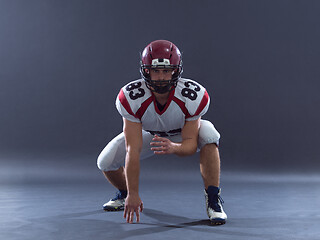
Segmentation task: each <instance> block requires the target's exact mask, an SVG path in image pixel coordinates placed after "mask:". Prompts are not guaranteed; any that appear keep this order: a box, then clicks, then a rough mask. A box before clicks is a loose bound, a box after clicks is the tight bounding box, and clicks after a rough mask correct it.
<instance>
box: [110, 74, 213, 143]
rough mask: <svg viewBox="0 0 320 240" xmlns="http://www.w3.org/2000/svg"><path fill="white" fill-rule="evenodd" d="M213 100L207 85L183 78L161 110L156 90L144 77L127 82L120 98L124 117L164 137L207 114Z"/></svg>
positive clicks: (119, 105) (174, 133)
mask: <svg viewBox="0 0 320 240" xmlns="http://www.w3.org/2000/svg"><path fill="white" fill-rule="evenodd" d="M209 104H210V98H209V95H208V93H207V91H206V89H205V88H204V87H203V86H201V85H200V84H199V83H197V82H195V81H193V80H190V79H185V78H180V79H179V80H178V84H177V86H176V88H175V89H174V90H172V91H171V92H170V95H169V99H168V101H167V103H166V105H165V107H164V109H163V110H161V111H160V110H159V108H158V106H157V104H156V100H155V96H154V94H153V93H152V92H151V91H150V90H149V89H148V87H147V86H146V84H145V81H144V80H143V79H139V80H135V81H133V82H130V83H128V84H127V85H125V86H124V87H123V88H122V89H121V90H120V92H119V94H118V96H117V99H116V107H117V110H118V111H119V113H120V114H121V116H122V117H124V118H126V119H128V120H129V121H131V122H137V123H141V124H142V129H143V130H145V131H148V132H150V133H151V134H153V135H154V134H157V135H159V136H162V137H166V136H173V135H177V134H180V133H181V129H182V127H183V126H184V124H185V121H192V120H196V119H198V118H200V117H201V116H202V115H204V114H205V113H206V112H207V110H208V108H209Z"/></svg>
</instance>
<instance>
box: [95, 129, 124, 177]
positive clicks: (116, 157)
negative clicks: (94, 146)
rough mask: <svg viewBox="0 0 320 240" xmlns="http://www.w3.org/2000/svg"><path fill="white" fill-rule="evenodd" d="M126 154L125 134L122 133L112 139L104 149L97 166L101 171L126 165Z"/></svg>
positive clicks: (112, 169)
mask: <svg viewBox="0 0 320 240" xmlns="http://www.w3.org/2000/svg"><path fill="white" fill-rule="evenodd" d="M125 156H126V149H125V139H124V134H123V133H121V134H119V135H118V136H116V137H115V138H114V139H112V140H111V141H110V142H109V143H108V145H107V146H106V147H105V148H104V149H103V150H102V152H101V153H100V155H99V157H98V159H97V166H98V168H99V169H100V170H101V171H114V170H117V169H119V168H120V167H121V166H124V161H125Z"/></svg>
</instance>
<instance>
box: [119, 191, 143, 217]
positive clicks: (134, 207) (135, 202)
mask: <svg viewBox="0 0 320 240" xmlns="http://www.w3.org/2000/svg"><path fill="white" fill-rule="evenodd" d="M142 210H143V202H142V201H141V199H140V197H139V195H130V194H129V195H128V196H127V198H126V202H125V205H124V214H123V217H124V218H126V219H127V223H133V219H134V215H136V217H137V218H136V221H137V223H138V222H139V221H140V212H142Z"/></svg>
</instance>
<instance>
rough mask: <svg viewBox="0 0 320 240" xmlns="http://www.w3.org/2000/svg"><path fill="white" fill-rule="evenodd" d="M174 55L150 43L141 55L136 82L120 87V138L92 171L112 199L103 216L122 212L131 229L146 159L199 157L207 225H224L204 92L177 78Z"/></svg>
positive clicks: (167, 46)
mask: <svg viewBox="0 0 320 240" xmlns="http://www.w3.org/2000/svg"><path fill="white" fill-rule="evenodd" d="M182 71H183V68H182V59H181V53H180V51H179V49H178V48H177V47H176V46H175V45H174V44H173V43H172V42H170V41H166V40H157V41H153V42H151V43H150V44H149V45H148V46H147V47H146V48H145V49H144V51H143V52H142V56H141V68H140V73H141V79H138V80H135V81H132V82H130V83H128V84H127V85H125V86H124V87H123V88H122V89H121V90H120V92H119V94H118V96H117V99H116V107H117V110H118V111H119V113H120V115H121V116H122V117H123V132H122V133H121V134H119V135H118V136H117V137H115V138H114V139H113V140H112V141H111V142H109V143H108V145H107V146H106V147H105V148H104V149H103V151H102V152H101V153H100V155H99V157H98V161H97V165H98V167H99V169H100V170H101V171H102V173H103V174H104V175H105V177H106V178H107V179H108V180H109V182H110V183H111V184H112V185H113V186H114V187H115V188H117V189H118V192H117V195H116V196H115V197H114V198H113V199H111V200H110V201H108V202H107V203H105V204H104V205H103V209H104V210H106V211H117V210H124V218H125V219H126V221H127V222H129V223H132V222H133V221H134V216H136V221H137V222H139V220H140V211H142V209H143V203H142V200H141V199H140V196H139V172H140V159H144V158H147V157H150V156H151V155H163V154H176V155H179V156H188V155H192V154H194V153H195V152H196V151H200V172H201V176H202V178H203V182H204V195H205V200H206V209H207V214H208V217H209V219H210V220H211V222H212V223H213V224H224V223H225V222H226V219H227V215H226V214H225V212H224V210H223V207H222V199H221V197H220V192H221V190H220V188H219V184H220V157H219V150H218V146H219V139H220V134H219V133H218V131H217V130H216V129H215V127H214V126H213V124H212V123H211V122H209V121H207V120H203V119H201V117H202V116H203V115H204V114H205V113H206V112H207V110H208V108H209V103H210V98H209V95H208V92H207V91H206V89H205V88H204V87H203V86H201V85H200V84H199V83H197V82H196V81H194V80H191V79H185V78H182V77H181V74H182Z"/></svg>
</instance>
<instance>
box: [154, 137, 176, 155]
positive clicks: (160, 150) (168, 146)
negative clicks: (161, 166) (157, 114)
mask: <svg viewBox="0 0 320 240" xmlns="http://www.w3.org/2000/svg"><path fill="white" fill-rule="evenodd" d="M150 145H151V146H152V147H151V151H153V152H154V154H172V153H174V152H175V143H173V142H171V141H170V140H169V139H167V138H164V137H159V136H158V135H155V136H154V138H153V139H152V142H151V143H150Z"/></svg>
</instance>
